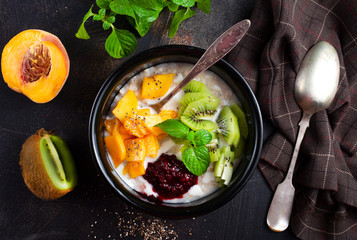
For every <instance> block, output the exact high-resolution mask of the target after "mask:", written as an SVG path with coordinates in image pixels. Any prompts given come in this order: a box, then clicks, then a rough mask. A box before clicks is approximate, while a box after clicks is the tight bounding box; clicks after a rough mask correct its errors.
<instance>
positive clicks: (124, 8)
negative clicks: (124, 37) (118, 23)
mask: <svg viewBox="0 0 357 240" xmlns="http://www.w3.org/2000/svg"><path fill="white" fill-rule="evenodd" d="M109 6H110V9H111V10H112V11H113V12H115V13H117V14H120V15H126V16H130V17H133V18H135V12H134V9H133V8H132V7H131V5H130V3H129V0H114V1H112V2H111V3H110V5H109Z"/></svg>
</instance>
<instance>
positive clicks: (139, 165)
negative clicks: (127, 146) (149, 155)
mask: <svg viewBox="0 0 357 240" xmlns="http://www.w3.org/2000/svg"><path fill="white" fill-rule="evenodd" d="M127 173H129V177H130V178H136V177H139V176H142V175H144V174H145V168H144V162H143V161H131V162H127V164H126V165H125V166H124V169H123V174H124V175H125V174H127Z"/></svg>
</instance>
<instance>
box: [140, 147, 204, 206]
mask: <svg viewBox="0 0 357 240" xmlns="http://www.w3.org/2000/svg"><path fill="white" fill-rule="evenodd" d="M144 178H145V179H146V180H147V181H148V182H149V183H151V185H152V186H153V190H154V191H155V192H157V193H158V194H159V197H158V198H159V200H164V199H172V198H180V197H182V196H183V195H184V194H185V193H186V192H188V190H189V189H190V188H191V187H192V186H193V185H196V184H197V179H198V177H197V176H196V175H193V174H192V173H190V172H189V171H188V170H187V168H186V167H185V165H184V164H183V162H181V161H179V160H177V158H176V156H175V155H168V154H162V155H161V156H160V157H159V158H158V159H157V160H156V161H155V162H153V163H149V164H148V167H147V168H146V172H145V175H144Z"/></svg>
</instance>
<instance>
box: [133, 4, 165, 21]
mask: <svg viewBox="0 0 357 240" xmlns="http://www.w3.org/2000/svg"><path fill="white" fill-rule="evenodd" d="M130 5H131V7H132V8H133V9H134V11H135V13H136V14H137V15H138V16H139V17H140V18H142V19H143V20H144V21H146V22H153V21H155V20H156V19H157V18H158V17H159V14H160V12H161V11H162V9H163V8H164V7H166V6H167V3H166V2H164V1H162V0H146V1H143V0H131V1H130Z"/></svg>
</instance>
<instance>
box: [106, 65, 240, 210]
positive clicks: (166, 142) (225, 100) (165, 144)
mask: <svg viewBox="0 0 357 240" xmlns="http://www.w3.org/2000/svg"><path fill="white" fill-rule="evenodd" d="M192 67H193V65H192V64H187V63H163V64H160V65H157V66H154V67H150V68H147V69H145V70H143V71H142V72H140V73H139V74H137V75H135V76H134V77H132V78H131V79H130V80H129V82H128V83H127V84H126V85H125V86H124V87H123V88H122V89H120V91H119V94H118V95H117V96H116V97H115V99H114V101H113V103H112V105H111V110H110V114H109V115H108V116H107V118H108V119H111V118H114V115H113V114H112V113H111V112H112V110H113V109H114V108H115V106H116V105H117V102H118V101H119V100H120V99H121V98H122V97H123V96H124V95H125V94H126V93H127V91H128V90H133V91H134V92H135V93H136V96H137V98H138V108H149V106H148V105H149V104H152V103H155V102H156V101H158V100H159V99H158V100H147V99H142V98H141V94H139V93H141V86H142V81H143V78H144V77H151V76H153V75H157V74H168V73H174V74H175V77H174V79H173V82H172V84H171V86H170V89H169V91H168V92H170V91H171V90H172V89H173V88H175V87H176V86H177V84H178V83H180V82H181V81H182V80H183V78H184V76H186V74H187V73H188V72H189V71H190V70H191V68H192ZM195 80H197V81H200V82H203V83H204V84H205V85H206V87H208V89H209V90H210V91H211V92H212V94H213V95H214V96H216V97H217V98H219V99H220V100H221V104H220V108H221V107H222V106H224V105H227V104H228V105H230V104H232V103H233V102H238V99H237V97H236V96H235V94H234V93H233V91H232V90H231V88H230V87H229V86H228V85H227V84H226V83H225V82H224V81H223V80H222V79H221V78H219V77H218V76H217V75H216V74H214V73H213V72H211V71H205V72H203V73H201V74H199V75H198V76H197V77H195ZM183 95H184V93H183V91H180V92H179V93H178V94H176V96H174V97H173V98H172V99H171V100H170V101H169V102H168V103H167V104H166V105H165V106H164V109H169V110H176V111H178V109H179V107H180V104H179V100H180V99H181V98H182V96H183ZM220 108H219V109H220ZM219 109H218V110H217V113H218V112H219ZM151 112H152V113H154V110H153V109H151ZM216 115H217V114H216ZM105 134H107V133H105ZM162 153H168V154H175V155H176V157H177V158H178V159H181V152H180V146H178V145H176V144H175V143H174V142H173V141H172V140H171V139H170V138H169V137H165V138H163V139H161V140H160V149H159V152H158V155H157V156H158V157H159V156H160V155H161V154H162ZM107 156H108V157H109V158H110V155H109V154H108V153H107ZM158 157H157V158H158ZM157 158H151V157H146V158H145V161H144V167H145V168H146V167H147V165H148V163H149V162H154V161H156V160H157ZM124 166H125V161H124V162H123V163H122V164H120V165H119V166H118V167H117V168H116V169H115V171H116V173H117V175H119V177H120V178H121V179H122V180H123V181H124V182H125V183H126V184H127V185H128V186H129V187H131V188H133V189H135V190H136V191H138V192H141V193H143V194H145V195H147V196H150V195H153V196H154V197H157V196H158V194H157V193H156V192H155V191H154V190H153V188H152V185H151V184H150V183H149V182H148V181H146V180H145V179H144V178H143V177H142V176H140V177H136V178H134V179H132V178H130V177H129V174H126V175H123V168H124ZM213 170H214V165H213V164H211V165H210V166H209V168H208V170H207V172H206V173H204V174H203V175H201V176H199V177H198V183H197V184H196V185H195V186H192V187H191V189H190V190H189V191H188V192H187V193H186V194H184V195H183V197H182V198H175V199H170V200H164V202H168V203H183V202H190V201H193V200H197V199H199V198H202V197H204V196H207V195H209V194H211V193H212V192H214V191H216V190H217V189H218V187H217V185H216V181H215V178H214V174H213Z"/></svg>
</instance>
